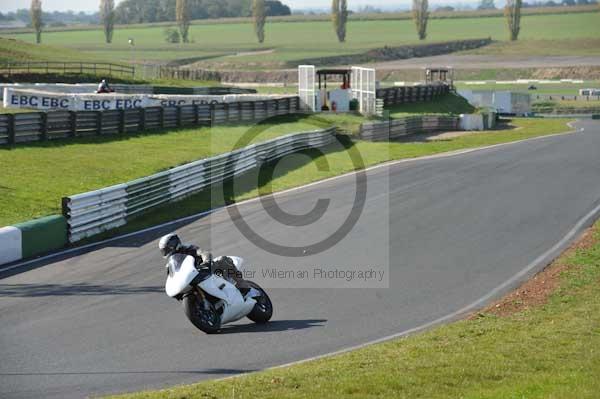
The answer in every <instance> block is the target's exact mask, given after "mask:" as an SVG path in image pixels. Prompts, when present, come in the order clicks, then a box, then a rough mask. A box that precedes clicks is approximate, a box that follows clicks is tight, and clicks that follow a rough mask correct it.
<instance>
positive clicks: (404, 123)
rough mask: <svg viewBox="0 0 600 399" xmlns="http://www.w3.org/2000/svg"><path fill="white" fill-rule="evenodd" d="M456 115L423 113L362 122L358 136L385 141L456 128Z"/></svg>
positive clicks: (457, 123) (457, 119)
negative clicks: (380, 120)
mask: <svg viewBox="0 0 600 399" xmlns="http://www.w3.org/2000/svg"><path fill="white" fill-rule="evenodd" d="M459 123H460V118H459V117H457V116H443V115H424V116H409V117H406V118H401V119H390V120H387V121H383V122H369V123H363V124H362V125H361V127H360V138H362V139H363V140H370V141H387V140H393V139H396V138H399V137H402V136H407V135H410V134H415V133H432V132H440V131H453V130H458V127H459Z"/></svg>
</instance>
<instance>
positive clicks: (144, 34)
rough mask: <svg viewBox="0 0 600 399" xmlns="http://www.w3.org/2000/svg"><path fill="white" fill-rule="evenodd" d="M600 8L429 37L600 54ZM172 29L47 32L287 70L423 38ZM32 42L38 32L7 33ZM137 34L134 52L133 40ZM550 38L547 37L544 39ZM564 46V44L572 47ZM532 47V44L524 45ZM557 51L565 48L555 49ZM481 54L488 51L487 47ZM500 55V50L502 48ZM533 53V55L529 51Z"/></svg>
mask: <svg viewBox="0 0 600 399" xmlns="http://www.w3.org/2000/svg"><path fill="white" fill-rule="evenodd" d="M599 16H600V14H598V13H597V12H589V13H580V14H565V15H533V16H524V17H523V20H522V30H521V36H520V39H522V40H519V42H517V43H508V42H506V41H505V40H506V38H507V32H506V21H505V19H504V18H502V17H487V18H456V19H454V18H453V19H435V20H431V21H430V25H429V30H428V37H427V40H426V42H439V41H447V40H453V39H468V38H481V37H488V36H490V37H492V38H493V39H494V40H499V41H503V42H502V43H501V46H502V49H503V51H506V52H510V50H511V49H512V48H515V49H517V50H518V49H519V48H521V50H518V51H517V52H518V53H520V54H522V53H523V51H527V52H529V51H531V48H530V47H533V48H536V49H537V51H540V52H543V53H544V54H546V55H552V54H554V52H555V51H556V52H558V53H559V54H565V53H568V54H584V55H590V54H596V55H598V54H600V29H598V18H599ZM163 29H164V27H162V26H161V27H141V28H127V29H125V28H119V29H117V30H116V31H115V36H114V42H113V44H111V45H107V44H104V43H103V36H102V32H101V31H100V30H82V31H65V32H49V33H46V34H44V36H43V41H44V43H46V44H50V45H56V46H65V47H68V48H70V49H74V50H79V51H82V52H85V53H86V54H88V55H89V56H91V57H95V58H101V59H103V60H124V61H137V62H139V61H174V60H182V59H185V60H187V61H188V62H191V61H194V60H198V61H203V62H204V63H207V64H208V65H212V66H221V67H224V66H228V67H233V66H240V67H241V66H243V67H244V69H248V68H258V67H265V66H266V67H273V68H279V67H282V66H285V65H286V63H287V62H293V61H294V60H299V59H304V58H314V57H321V56H332V55H341V54H352V53H358V52H364V51H366V50H369V49H372V48H377V47H383V46H398V45H403V44H409V43H417V42H418V40H417V38H416V34H415V28H414V24H413V22H412V21H410V20H396V21H394V20H381V21H350V22H349V23H348V37H347V42H346V43H342V44H340V43H338V42H337V40H336V38H335V35H334V33H333V30H332V27H331V23H330V22H326V21H322V22H320V21H313V22H294V23H291V22H274V23H269V24H268V25H267V28H266V31H267V32H266V41H265V43H264V44H263V45H259V44H258V43H257V42H256V40H255V37H254V33H253V28H252V25H251V24H249V23H234V24H204V25H203V24H197V25H193V26H192V27H191V31H190V37H191V38H192V40H193V43H189V44H167V43H165V42H164V40H163ZM5 36H6V37H14V38H18V39H22V40H26V41H29V42H32V41H33V40H34V36H33V34H30V33H21V34H12V35H7V34H5ZM129 38H134V39H135V42H136V46H135V48H134V49H132V48H131V47H130V46H129V45H128V43H127V41H128V39H129ZM540 40H542V41H540ZM565 43H566V45H565V46H562V47H561V44H565ZM523 46H525V48H523ZM555 49H560V51H559V50H555ZM258 50H269V51H272V52H270V53H264V54H259V55H256V54H254V55H253V54H246V55H241V56H239V55H238V56H236V54H237V53H239V52H251V51H258ZM479 51H480V52H484V53H485V52H487V51H488V50H485V49H482V50H479ZM494 53H496V54H497V50H495V51H494ZM526 54H528V53H526Z"/></svg>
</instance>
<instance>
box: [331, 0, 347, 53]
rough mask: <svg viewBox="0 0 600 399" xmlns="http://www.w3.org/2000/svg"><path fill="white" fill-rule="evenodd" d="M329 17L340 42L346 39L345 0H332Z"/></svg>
mask: <svg viewBox="0 0 600 399" xmlns="http://www.w3.org/2000/svg"><path fill="white" fill-rule="evenodd" d="M331 19H332V21H333V28H334V29H335V33H336V35H337V38H338V40H339V41H340V43H343V42H345V41H346V23H347V22H348V2H347V1H346V0H332V2H331Z"/></svg>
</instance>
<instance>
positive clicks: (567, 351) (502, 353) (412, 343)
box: [113, 223, 600, 399]
mask: <svg viewBox="0 0 600 399" xmlns="http://www.w3.org/2000/svg"><path fill="white" fill-rule="evenodd" d="M548 270H550V271H552V270H554V271H559V272H557V273H556V275H557V277H556V279H557V282H556V286H555V288H554V290H553V291H552V292H551V293H548V295H547V296H546V297H545V298H544V299H543V301H541V303H539V304H537V305H536V306H532V307H524V308H523V307H521V308H518V309H517V310H516V311H515V312H509V313H505V314H503V315H502V316H499V315H498V314H497V312H495V311H494V309H495V308H496V307H495V306H493V307H491V308H490V309H488V310H485V311H483V312H481V313H479V314H478V315H476V316H475V317H472V318H470V319H469V320H463V321H459V322H456V323H453V324H450V325H447V326H442V327H438V328H435V329H434V330H432V331H429V332H427V333H424V334H421V335H417V336H412V337H408V338H405V339H399V340H394V341H390V342H386V343H383V344H378V345H373V346H370V347H367V348H364V349H360V350H357V351H353V352H349V353H346V354H343V355H338V356H334V357H329V358H324V359H321V360H317V361H311V362H308V363H303V364H300V365H295V366H291V367H286V368H280V369H274V370H268V371H264V372H259V373H255V374H250V375H247V376H242V377H239V378H233V379H229V380H222V381H213V382H210V381H209V382H204V383H200V384H195V385H189V386H182V387H176V388H173V389H168V390H163V391H156V392H142V393H136V394H129V395H122V396H115V397H113V398H114V399H117V398H118V399H142V398H144V399H154V398H167V399H175V398H178V399H179V398H181V399H182V398H186V399H196V398H198V399H200V398H230V397H232V396H231V395H232V392H235V397H236V398H250V397H260V398H265V399H268V398H278V399H281V398H340V397H344V398H428V399H438V398H439V399H442V398H488V399H492V398H496V399H506V398H527V399H536V398H561V399H563V398H578V399H583V398H597V397H598V395H597V394H598V389H599V388H600V382H599V380H598V375H600V350H599V349H598V348H600V284H598V283H599V282H600V223H597V224H596V225H595V226H594V227H593V228H592V229H591V230H590V231H589V232H588V235H587V238H586V239H585V240H584V242H583V243H580V244H579V245H575V246H574V247H573V248H571V249H570V250H569V251H567V252H566V253H565V254H563V256H561V257H560V258H559V259H557V260H556V261H555V262H554V264H553V265H552V266H550V268H549V269H548ZM516 292H519V291H516ZM501 303H502V302H501Z"/></svg>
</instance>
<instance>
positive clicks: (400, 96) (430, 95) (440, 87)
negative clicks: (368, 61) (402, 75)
mask: <svg viewBox="0 0 600 399" xmlns="http://www.w3.org/2000/svg"><path fill="white" fill-rule="evenodd" d="M450 91H451V87H450V86H449V85H447V84H431V85H419V86H398V87H389V88H385V89H377V98H378V99H382V100H383V105H384V106H385V107H388V106H390V105H397V104H409V103H420V102H427V101H433V100H434V99H435V98H437V97H440V96H443V95H446V94H448V93H450Z"/></svg>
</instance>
